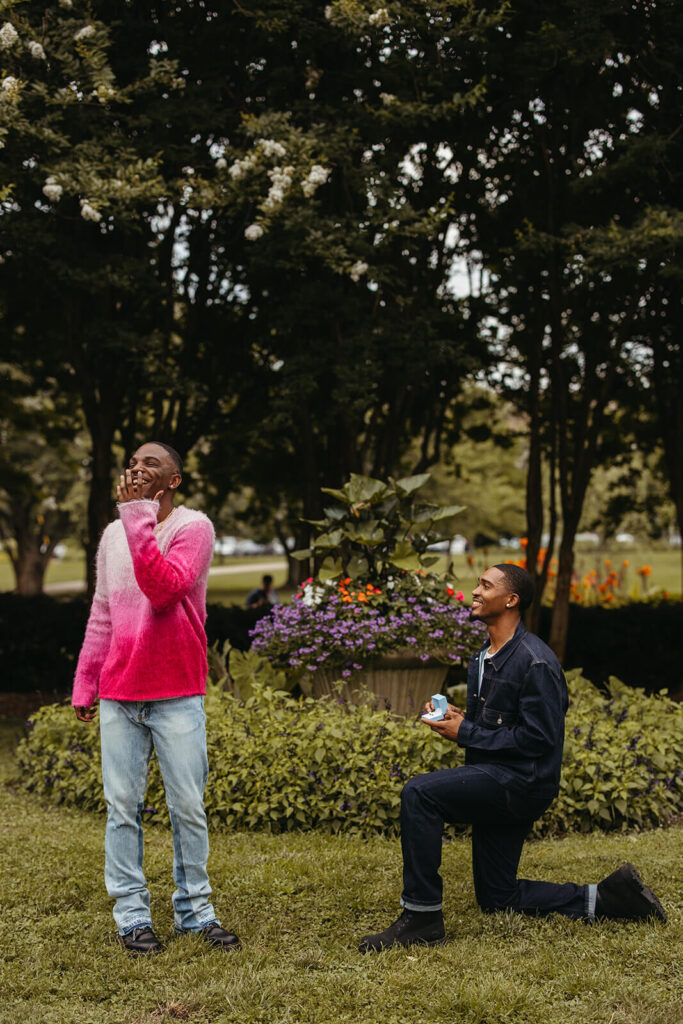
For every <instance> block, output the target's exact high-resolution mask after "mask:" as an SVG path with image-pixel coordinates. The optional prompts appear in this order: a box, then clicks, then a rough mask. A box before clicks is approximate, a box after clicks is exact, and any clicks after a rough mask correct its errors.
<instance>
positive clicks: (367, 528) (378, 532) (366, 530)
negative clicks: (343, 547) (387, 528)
mask: <svg viewBox="0 0 683 1024" xmlns="http://www.w3.org/2000/svg"><path fill="white" fill-rule="evenodd" d="M344 533H345V534H346V536H347V537H348V539H349V540H351V541H355V542H356V543H357V544H368V545H371V546H373V545H375V544H381V543H382V541H383V540H384V531H383V530H382V528H381V527H380V525H379V523H378V521H377V520H376V519H370V520H368V521H367V522H363V521H361V522H351V523H348V525H347V526H345V527H344Z"/></svg>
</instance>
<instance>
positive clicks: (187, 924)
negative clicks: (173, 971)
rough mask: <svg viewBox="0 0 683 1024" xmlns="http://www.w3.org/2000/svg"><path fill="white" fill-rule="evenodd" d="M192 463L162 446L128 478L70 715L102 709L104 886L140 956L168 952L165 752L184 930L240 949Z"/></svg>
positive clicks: (204, 540)
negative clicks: (220, 898) (150, 883)
mask: <svg viewBox="0 0 683 1024" xmlns="http://www.w3.org/2000/svg"><path fill="white" fill-rule="evenodd" d="M181 479H182V462H181V459H180V456H179V455H178V453H177V452H176V451H175V450H174V449H173V448H171V447H169V446H168V445H165V444H161V443H159V442H156V441H152V442H150V443H148V444H143V445H142V446H141V447H140V448H138V450H137V451H136V452H135V454H134V455H133V456H132V457H131V459H130V463H129V466H128V468H127V469H126V470H125V472H124V473H123V474H122V475H121V477H120V478H119V484H118V486H117V488H116V494H117V497H118V511H119V520H118V522H114V523H110V524H109V526H108V527H107V528H106V530H105V531H104V533H103V534H102V540H101V541H100V546H99V549H98V552H97V589H96V591H95V597H94V599H93V604H92V608H91V611H90V617H89V619H88V626H87V629H86V633H85V641H84V643H83V647H82V649H81V653H80V657H79V659H78V667H77V669H76V678H75V681H74V688H73V696H72V700H71V702H72V704H73V705H74V710H75V712H76V717H77V718H78V719H79V720H80V721H81V722H92V720H93V718H94V716H95V712H96V711H97V701H98V700H99V709H100V732H101V738H102V781H103V783H104V798H105V800H106V802H107V810H108V817H107V827H106V831H105V843H104V851H105V867H104V877H105V883H106V886H107V892H108V893H109V895H110V896H111V897H112V899H113V900H115V903H114V920H115V922H116V928H117V931H118V935H119V940H120V942H121V945H122V946H123V948H124V949H125V950H126V952H128V953H129V954H131V955H132V956H149V955H152V954H155V953H160V952H161V949H162V947H161V943H160V942H159V940H158V938H157V936H156V935H155V933H154V931H153V928H152V917H151V914H150V895H149V890H148V888H147V883H146V881H145V876H144V874H143V870H142V852H143V849H144V847H143V842H142V824H141V813H142V808H143V806H144V795H145V789H146V786H147V766H148V764H149V760H150V758H151V756H152V752H153V751H156V755H157V758H158V761H159V767H160V769H161V775H162V778H163V780H164V789H165V791H166V802H167V804H168V810H169V814H170V817H171V825H172V827H173V879H174V881H175V884H176V890H175V893H174V894H173V909H174V922H175V929H176V931H177V932H198V933H199V934H200V935H201V936H202V937H203V938H204V939H205V940H206V941H207V942H208V943H209V944H210V945H211V946H214V947H217V948H219V949H222V950H232V949H239V948H240V942H239V939H238V938H237V936H236V935H234V934H233V933H232V932H229V931H226V930H225V929H224V928H222V927H221V925H220V923H219V921H218V920H217V918H216V914H215V911H214V909H213V907H212V905H211V903H210V902H209V897H210V895H211V886H210V885H209V877H208V875H207V871H206V862H207V857H208V854H209V839H208V833H207V827H206V814H205V812H204V787H205V786H206V779H207V773H208V761H207V755H206V734H205V721H206V716H205V714H204V693H205V692H206V677H207V662H206V634H205V632H204V620H205V619H206V583H207V578H208V574H209V565H210V563H211V556H212V554H213V545H214V532H213V526H212V525H211V522H210V521H209V519H207V517H206V516H205V515H204V514H203V513H202V512H195V511H193V510H192V509H189V508H184V507H183V506H179V507H177V508H176V507H175V506H174V504H173V499H174V496H175V491H176V488H177V487H178V486H179V484H180V482H181Z"/></svg>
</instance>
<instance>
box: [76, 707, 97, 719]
mask: <svg viewBox="0 0 683 1024" xmlns="http://www.w3.org/2000/svg"><path fill="white" fill-rule="evenodd" d="M74 711H75V712H76V718H77V719H78V721H79V722H92V720H93V718H94V717H95V712H96V711H97V704H90V706H89V707H75V708H74Z"/></svg>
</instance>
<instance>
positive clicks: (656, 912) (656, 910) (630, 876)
mask: <svg viewBox="0 0 683 1024" xmlns="http://www.w3.org/2000/svg"><path fill="white" fill-rule="evenodd" d="M624 875H625V876H626V878H627V880H628V881H629V882H630V883H631V885H632V886H633V887H634V889H635V890H636V891H637V893H638V895H639V896H641V897H642V898H643V900H644V901H645V903H646V904H647V907H648V910H649V914H648V915H647V916H648V917H653V916H654V917H658V918H659V920H660V921H666V920H667V916H666V911H665V910H664V907H663V906H662V904H661V903H660V902H659V900H658V899H657V897H656V896H655V894H654V893H653V891H652V889H650V888H649V886H647V885H644V884H643V880H642V878H641V877H640V875H639V874H638V872H637V870H636V868H635V867H634V865H633V864H631V863H628V864H624Z"/></svg>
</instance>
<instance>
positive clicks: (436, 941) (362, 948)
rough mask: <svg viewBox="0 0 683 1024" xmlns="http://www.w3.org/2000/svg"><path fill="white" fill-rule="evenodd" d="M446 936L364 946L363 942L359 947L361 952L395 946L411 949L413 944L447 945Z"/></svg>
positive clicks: (370, 951)
mask: <svg viewBox="0 0 683 1024" xmlns="http://www.w3.org/2000/svg"><path fill="white" fill-rule="evenodd" d="M446 941H447V940H446V936H445V935H443V936H442V937H441V938H440V939H415V940H414V941H413V942H392V943H390V944H389V945H388V946H384V945H381V946H364V945H363V944H362V943H361V944H360V946H359V947H358V952H359V953H363V954H365V953H384V952H386V950H387V949H393V948H394V947H395V946H400V947H401V948H402V949H411V948H412V947H413V946H445V945H446Z"/></svg>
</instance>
